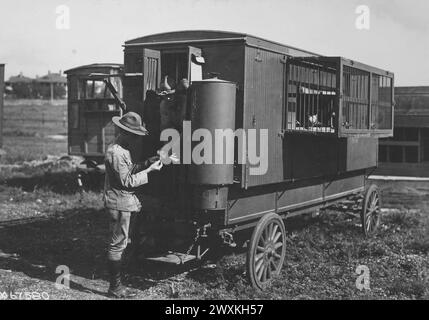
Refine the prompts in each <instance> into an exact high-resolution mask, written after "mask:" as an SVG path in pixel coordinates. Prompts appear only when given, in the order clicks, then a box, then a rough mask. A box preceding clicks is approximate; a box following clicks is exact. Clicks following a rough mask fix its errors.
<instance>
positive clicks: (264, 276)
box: [262, 263, 269, 282]
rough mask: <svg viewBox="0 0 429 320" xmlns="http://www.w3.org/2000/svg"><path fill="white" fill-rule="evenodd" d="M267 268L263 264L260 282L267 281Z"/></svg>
mask: <svg viewBox="0 0 429 320" xmlns="http://www.w3.org/2000/svg"><path fill="white" fill-rule="evenodd" d="M268 269H269V266H268V265H267V264H266V263H264V272H262V282H266V281H267V273H268Z"/></svg>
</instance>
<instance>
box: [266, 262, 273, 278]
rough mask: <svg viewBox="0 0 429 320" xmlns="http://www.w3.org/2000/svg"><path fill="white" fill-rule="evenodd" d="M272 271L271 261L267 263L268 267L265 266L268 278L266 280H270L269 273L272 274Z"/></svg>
mask: <svg viewBox="0 0 429 320" xmlns="http://www.w3.org/2000/svg"><path fill="white" fill-rule="evenodd" d="M272 271H273V270H271V260H270V261H269V262H268V265H267V277H268V279H271V273H272Z"/></svg>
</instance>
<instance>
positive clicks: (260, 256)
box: [255, 253, 264, 261]
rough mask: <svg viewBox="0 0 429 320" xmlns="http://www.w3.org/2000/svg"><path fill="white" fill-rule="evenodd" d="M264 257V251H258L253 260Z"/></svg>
mask: <svg viewBox="0 0 429 320" xmlns="http://www.w3.org/2000/svg"><path fill="white" fill-rule="evenodd" d="M263 257H264V253H259V254H257V255H256V256H255V261H259V260H260V259H262V258H263Z"/></svg>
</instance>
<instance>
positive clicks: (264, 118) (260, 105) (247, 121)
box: [242, 48, 286, 188]
mask: <svg viewBox="0 0 429 320" xmlns="http://www.w3.org/2000/svg"><path fill="white" fill-rule="evenodd" d="M283 58H284V57H283V55H280V54H276V53H272V52H267V51H262V50H260V49H256V48H246V73H245V96H244V99H245V100H244V105H245V111H244V129H246V131H247V132H246V133H247V134H248V137H247V139H248V150H247V154H248V157H247V158H248V160H247V164H246V165H245V166H243V177H244V179H243V181H242V185H243V187H245V188H248V187H252V186H257V185H264V184H271V183H277V182H281V181H283V180H284V173H283V139H282V137H281V135H280V133H281V131H282V118H283V103H284V100H283V99H284V91H285V90H284V84H285V82H284V76H285V68H286V64H285V63H284V60H283ZM252 131H253V132H255V133H256V139H255V137H254V136H250V133H251V132H252ZM264 132H265V133H266V134H267V135H268V137H267V138H266V141H265V138H263V136H264V134H265V133H264ZM261 137H262V139H264V140H262V139H261ZM255 140H256V141H255ZM255 142H256V148H253V149H256V150H253V151H252V150H251V149H252V144H253V143H255ZM255 151H256V153H257V156H259V157H261V160H262V158H263V157H265V158H268V159H266V160H267V161H266V162H267V163H265V164H264V161H261V162H260V163H259V166H258V165H255V164H252V163H250V162H254V161H253V160H252V161H250V152H253V154H254V155H255ZM258 167H259V170H258V171H257V172H256V171H255V170H254V169H255V168H258ZM252 168H253V170H252ZM252 171H253V172H252ZM264 171H265V172H264Z"/></svg>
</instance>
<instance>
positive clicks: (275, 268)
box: [270, 260, 277, 271]
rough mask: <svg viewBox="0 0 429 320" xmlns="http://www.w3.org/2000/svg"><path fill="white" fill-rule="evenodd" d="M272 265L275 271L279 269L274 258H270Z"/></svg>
mask: <svg viewBox="0 0 429 320" xmlns="http://www.w3.org/2000/svg"><path fill="white" fill-rule="evenodd" d="M270 266H272V267H273V271H276V270H277V266H276V263H275V262H274V260H270Z"/></svg>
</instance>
